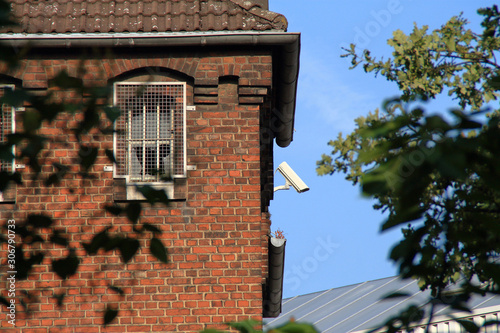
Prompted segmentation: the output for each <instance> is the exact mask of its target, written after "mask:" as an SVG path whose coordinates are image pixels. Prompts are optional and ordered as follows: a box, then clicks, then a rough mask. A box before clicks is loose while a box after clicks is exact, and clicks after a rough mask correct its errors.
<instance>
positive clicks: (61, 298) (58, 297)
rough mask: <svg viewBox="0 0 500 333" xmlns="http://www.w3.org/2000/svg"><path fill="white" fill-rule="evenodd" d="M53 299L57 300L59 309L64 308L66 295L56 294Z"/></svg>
mask: <svg viewBox="0 0 500 333" xmlns="http://www.w3.org/2000/svg"><path fill="white" fill-rule="evenodd" d="M52 297H53V298H54V299H55V300H56V303H57V306H59V307H61V306H63V301H64V297H65V295H64V293H60V294H54V296H52Z"/></svg>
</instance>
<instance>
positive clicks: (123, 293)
mask: <svg viewBox="0 0 500 333" xmlns="http://www.w3.org/2000/svg"><path fill="white" fill-rule="evenodd" d="M108 288H109V289H111V290H113V291H115V292H117V293H119V294H120V296H123V295H125V292H124V291H123V289H122V288H119V287H115V286H112V285H108Z"/></svg>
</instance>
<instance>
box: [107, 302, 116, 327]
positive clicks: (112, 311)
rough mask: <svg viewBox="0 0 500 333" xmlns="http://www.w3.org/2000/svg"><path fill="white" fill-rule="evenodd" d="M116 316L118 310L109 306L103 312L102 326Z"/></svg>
mask: <svg viewBox="0 0 500 333" xmlns="http://www.w3.org/2000/svg"><path fill="white" fill-rule="evenodd" d="M116 316H118V310H115V309H112V308H110V307H109V306H108V307H107V308H106V311H105V312H104V326H107V325H108V324H110V323H111V322H112V321H113V320H114V319H115V318H116Z"/></svg>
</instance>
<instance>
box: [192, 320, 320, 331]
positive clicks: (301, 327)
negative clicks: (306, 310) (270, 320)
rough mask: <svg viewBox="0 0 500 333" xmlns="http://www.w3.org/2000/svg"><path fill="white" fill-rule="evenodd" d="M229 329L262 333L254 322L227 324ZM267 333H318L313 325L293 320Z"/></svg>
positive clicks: (257, 323) (256, 322)
mask: <svg viewBox="0 0 500 333" xmlns="http://www.w3.org/2000/svg"><path fill="white" fill-rule="evenodd" d="M227 325H228V326H229V327H230V328H233V329H235V330H237V331H238V332H241V333H263V332H262V330H259V329H256V328H255V327H258V326H259V325H260V323H259V322H258V321H255V320H245V321H241V322H234V323H228V324H227ZM201 333H225V332H223V331H219V330H215V329H206V330H203V331H202V332H201ZM267 333H318V331H317V330H316V329H315V328H314V326H313V325H310V324H306V323H296V322H295V321H293V320H290V321H289V322H287V323H285V324H283V325H281V326H279V327H277V328H273V329H271V330H269V331H267Z"/></svg>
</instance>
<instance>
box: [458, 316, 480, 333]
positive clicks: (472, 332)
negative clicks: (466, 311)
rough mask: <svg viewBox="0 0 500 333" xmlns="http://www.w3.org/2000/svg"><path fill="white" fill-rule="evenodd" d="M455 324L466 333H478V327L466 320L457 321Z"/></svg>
mask: <svg viewBox="0 0 500 333" xmlns="http://www.w3.org/2000/svg"><path fill="white" fill-rule="evenodd" d="M457 323H459V324H460V325H461V326H462V327H463V328H464V329H465V331H466V332H470V333H477V332H479V327H477V325H476V324H474V322H473V321H471V320H467V319H457Z"/></svg>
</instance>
